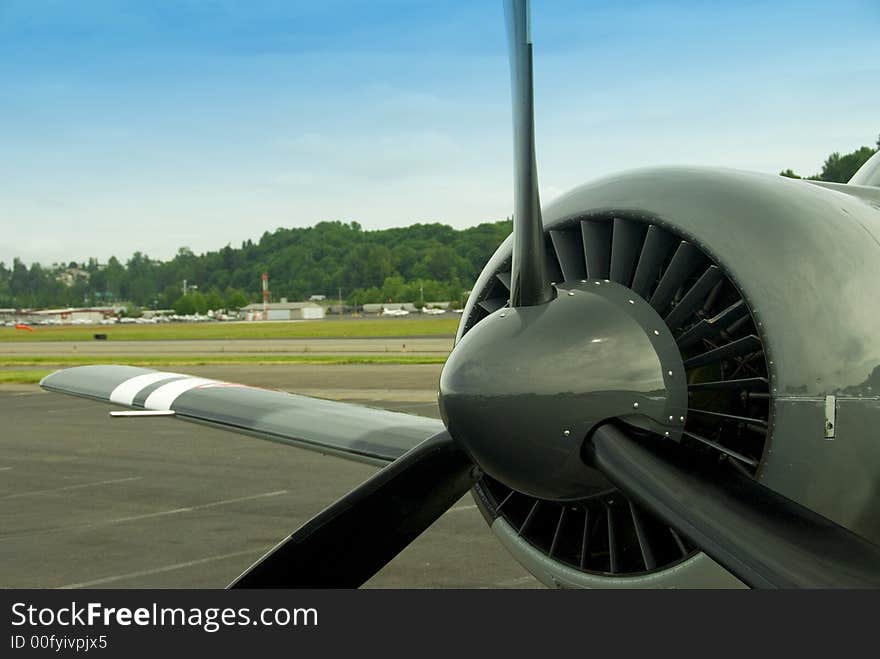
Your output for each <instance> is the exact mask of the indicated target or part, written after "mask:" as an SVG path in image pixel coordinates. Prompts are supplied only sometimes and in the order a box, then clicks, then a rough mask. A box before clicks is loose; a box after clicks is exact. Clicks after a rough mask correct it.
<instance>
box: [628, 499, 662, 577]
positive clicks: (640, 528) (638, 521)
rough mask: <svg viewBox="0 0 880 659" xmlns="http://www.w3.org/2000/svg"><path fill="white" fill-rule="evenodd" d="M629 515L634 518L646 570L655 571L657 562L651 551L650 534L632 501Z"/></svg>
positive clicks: (634, 526)
mask: <svg viewBox="0 0 880 659" xmlns="http://www.w3.org/2000/svg"><path fill="white" fill-rule="evenodd" d="M629 514H630V516H631V517H632V522H633V528H634V529H635V532H636V539H637V540H638V542H639V549H640V550H641V552H642V561H644V563H645V569H646V570H653V569H655V568H656V567H657V561H656V560H654V552H653V551H652V550H651V543H650V541H649V540H648V534H647V533H646V531H645V527H644V524H643V523H642V518H641V515H640V514H639V511H638V509H637V508H636V506H635V504H634V503H633V502H632V501H630V502H629Z"/></svg>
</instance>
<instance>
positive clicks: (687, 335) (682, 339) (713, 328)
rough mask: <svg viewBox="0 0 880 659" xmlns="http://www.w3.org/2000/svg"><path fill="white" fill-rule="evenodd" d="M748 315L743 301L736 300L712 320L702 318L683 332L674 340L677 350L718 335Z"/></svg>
mask: <svg viewBox="0 0 880 659" xmlns="http://www.w3.org/2000/svg"><path fill="white" fill-rule="evenodd" d="M748 315H749V309H748V307H747V306H746V304H745V302H744V301H743V300H737V301H736V302H734V303H733V304H731V305H730V306H729V307H727V308H726V309H724V310H723V311H720V312H719V313H718V314H716V315H715V316H713V317H712V318H704V319H703V320H701V321H700V322H699V323H697V324H696V325H694V326H693V327H691V328H689V329H687V330H685V331H684V332H682V334H681V335H680V336H679V337H678V338H676V339H675V342H676V343H678V347H679V348H682V349H684V348H688V347H690V346H692V345H694V344H695V343H697V342H698V341H700V340H701V339H705V338H707V337H710V336H714V335H717V334H720V333H721V332H722V331H724V330H726V329H728V328H729V327H730V326H731V325H733V324H734V323H736V322H738V321H739V320H741V319H742V318H745V317H747V316H748Z"/></svg>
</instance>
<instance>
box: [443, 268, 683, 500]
mask: <svg viewBox="0 0 880 659" xmlns="http://www.w3.org/2000/svg"><path fill="white" fill-rule="evenodd" d="M440 406H441V411H442V413H443V416H444V420H445V421H446V424H447V427H448V428H449V431H450V433H451V434H452V436H453V437H454V438H455V439H456V441H457V442H459V444H460V445H461V446H462V447H463V448H464V449H465V450H466V451H468V453H469V454H470V455H471V458H472V459H473V460H474V462H476V463H477V464H478V465H480V467H481V468H482V469H483V470H485V471H486V472H487V473H488V474H490V475H491V476H493V477H494V478H496V479H498V480H500V481H502V482H503V483H505V484H507V485H509V486H510V487H512V488H515V489H517V490H519V491H521V492H525V493H527V494H531V495H533V496H537V497H541V498H545V499H555V500H570V499H578V498H583V497H585V496H588V495H589V494H590V493H592V492H593V491H595V488H596V487H598V486H601V487H607V481H605V479H604V478H603V477H601V476H598V473H597V472H595V471H594V470H592V469H591V468H590V467H588V466H587V465H586V464H585V462H584V460H583V459H582V457H581V448H582V446H583V443H584V441H585V439H586V438H587V437H588V436H589V434H590V432H591V430H592V429H593V428H594V427H595V426H596V425H598V424H599V423H602V422H604V421H607V420H609V419H615V418H617V419H621V420H622V421H623V422H625V423H628V424H630V425H632V426H634V427H638V428H642V429H644V430H646V431H648V432H652V433H655V434H659V435H663V436H674V437H677V436H679V435H680V432H681V427H682V425H683V424H681V423H680V422H679V423H675V422H670V420H669V419H670V417H671V418H672V419H674V420H678V419H680V418H681V417H682V416H683V415H684V414H685V411H686V407H687V388H686V383H685V376H684V367H683V365H682V361H681V356H680V354H679V352H678V349H677V348H676V346H675V343H674V341H673V340H672V337H671V336H668V330H667V329H666V326H665V325H664V324H663V321H662V319H660V317H659V316H658V315H657V313H656V312H655V311H654V310H653V308H651V307H650V305H649V304H648V303H647V302H645V301H644V300H642V299H641V298H639V299H638V302H637V301H636V300H635V298H634V296H633V293H632V291H629V290H628V289H626V288H624V287H622V286H620V285H618V284H614V283H611V282H598V283H594V282H586V283H583V284H581V285H579V286H577V287H574V288H569V289H560V290H559V294H558V295H557V297H556V299H554V300H552V301H551V302H549V303H547V304H544V305H540V306H535V307H522V308H506V307H505V308H502V309H500V310H498V311H496V312H495V313H493V314H492V315H491V316H489V317H488V318H486V319H484V320H483V321H481V322H480V323H479V324H478V325H477V326H475V327H474V328H473V329H472V330H471V331H469V332H468V333H467V334H466V335H465V336H464V337H463V338H462V340H461V341H460V342H459V344H458V345H457V346H456V347H455V349H454V350H453V352H452V354H451V355H450V357H449V360H448V361H447V363H446V366H445V367H444V369H443V372H442V374H441V378H440ZM667 433H668V435H667Z"/></svg>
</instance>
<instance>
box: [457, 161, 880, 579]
mask: <svg viewBox="0 0 880 659" xmlns="http://www.w3.org/2000/svg"><path fill="white" fill-rule="evenodd" d="M543 213H544V229H545V239H546V247H547V256H548V258H547V262H548V266H547V267H548V277H549V279H550V280H551V281H553V282H554V284H555V286H556V288H557V292H561V293H562V294H563V295H569V294H572V291H574V295H580V294H581V291H584V292H588V291H589V290H590V287H591V286H595V287H596V290H599V289H601V287H602V286H606V287H607V288H608V289H609V290H610V289H612V288H613V289H620V290H624V291H626V294H625V295H623V296H622V297H621V300H622V306H623V310H622V311H621V312H620V313H626V312H628V311H630V312H631V311H632V310H633V309H635V308H636V307H645V308H651V309H653V311H654V312H656V315H657V317H658V318H660V319H662V321H663V323H664V327H663V328H662V330H664V331H668V332H669V334H670V335H671V337H672V339H673V341H672V345H673V347H674V349H675V350H676V351H677V353H678V354H677V357H678V358H679V359H680V361H679V362H677V363H680V364H681V365H682V367H683V370H684V372H685V376H684V377H685V378H686V385H687V389H686V399H685V401H684V402H683V403H682V406H683V410H681V413H680V414H679V411H676V412H675V413H674V414H671V415H669V417H666V416H665V414H666V410H664V416H658V415H657V414H653V415H648V416H646V417H644V418H647V419H648V420H649V421H650V422H649V423H646V422H642V423H639V422H638V421H637V420H636V419H633V427H634V428H636V429H641V431H643V432H645V433H648V434H650V433H654V434H663V433H664V432H666V433H669V434H667V435H666V437H667V438H669V437H670V434H671V435H672V439H677V440H679V441H680V443H681V444H682V445H683V446H684V447H686V448H687V449H688V450H691V451H694V452H696V453H701V454H705V455H707V456H709V457H711V458H712V459H713V460H715V461H717V462H719V463H723V464H724V465H726V467H727V468H730V469H736V470H738V471H740V472H743V473H746V474H748V475H749V476H750V477H751V478H754V479H756V480H757V481H758V482H760V483H761V484H762V485H764V486H766V487H768V488H770V489H772V490H774V491H775V492H778V493H779V494H782V495H783V496H785V497H787V498H789V499H791V500H793V501H795V502H797V503H799V504H801V505H803V506H806V507H807V508H810V509H812V510H813V511H815V512H817V513H819V514H820V515H823V516H824V517H826V518H828V519H830V520H832V521H833V522H836V523H837V524H840V525H841V526H844V527H846V528H848V529H849V530H851V531H853V532H855V533H857V534H859V535H861V536H862V537H864V538H866V539H868V540H870V541H872V542H875V543H878V542H880V506H878V505H877V503H876V501H877V498H876V492H877V491H878V488H880V443H878V442H876V441H872V428H876V427H877V424H878V422H880V398H878V394H880V337H878V336H877V333H876V331H875V330H876V328H877V327H878V325H880V323H878V321H880V310H878V309H877V305H876V303H875V299H876V293H875V292H874V290H875V286H876V282H877V281H880V278H878V277H880V209H878V207H877V206H876V205H875V204H873V203H872V202H871V201H870V200H865V199H860V198H857V197H854V196H852V195H848V194H846V193H845V192H839V191H833V190H828V189H823V188H820V187H817V186H812V185H810V184H808V183H805V182H801V181H792V180H788V179H784V178H782V177H777V176H767V175H761V174H752V173H746V172H739V171H732V170H709V169H691V168H668V169H656V170H639V171H636V172H632V173H629V174H625V175H619V176H614V177H610V178H606V179H603V180H600V181H597V182H595V183H592V184H588V185H585V186H582V187H580V188H577V189H576V190H574V191H572V192H570V193H569V194H567V195H564V196H563V197H561V198H559V199H558V200H557V201H555V202H553V203H552V204H550V205H548V206H547V207H545V208H544V210H543ZM510 258H511V241H510V240H508V241H507V242H505V243H504V244H503V245H502V246H501V247H500V248H499V249H498V250H497V252H496V253H495V254H494V255H493V257H492V258H491V259H490V261H489V263H488V264H487V266H486V268H485V269H484V271H483V273H482V274H481V276H480V278H479V279H478V281H477V284H476V286H475V287H474V290H473V293H472V295H471V298H470V299H469V301H468V304H467V306H466V308H465V311H464V314H463V317H462V321H461V325H460V327H459V331H458V335H457V342H461V341H463V340H466V339H465V337H466V336H467V335H468V334H469V333H470V332H472V331H473V330H474V328H475V327H477V326H478V325H480V324H487V323H491V322H496V323H497V322H499V321H500V320H501V318H500V317H501V316H502V315H507V318H505V320H507V321H509V320H511V317H510V315H511V312H512V311H513V310H509V309H507V308H506V305H507V292H508V290H509V278H508V273H509V272H510ZM585 294H586V293H585ZM618 297H620V296H618ZM629 300H632V301H633V303H634V304H631V305H630V309H629V310H628V309H627V308H626V307H627V305H628V304H629ZM572 302H574V298H573V299H572ZM594 306H595V305H594ZM590 313H593V314H594V315H595V314H600V315H604V316H605V317H607V316H609V315H613V314H617V313H618V311H617V310H616V309H615V310H612V309H607V310H605V311H604V312H603V311H602V310H601V309H599V308H598V307H597V308H596V309H593V310H588V309H587V308H586V307H584V308H583V314H585V315H584V318H583V319H582V321H577V314H572V317H571V319H569V320H563V321H561V322H565V323H571V324H572V325H566V326H565V327H560V329H559V337H567V338H559V339H558V340H554V341H553V342H552V343H553V345H551V346H543V347H541V349H540V351H542V352H544V353H547V352H548V351H549V352H552V351H553V350H557V351H560V352H561V353H562V354H561V355H560V356H559V359H561V360H564V362H565V363H567V364H578V365H581V366H583V369H582V370H584V375H583V377H582V378H576V381H573V382H571V386H570V387H565V386H563V387H562V388H560V387H559V386H554V388H553V389H554V390H556V391H562V390H565V391H578V392H580V391H592V390H593V389H594V388H595V387H594V384H595V378H593V379H591V375H590V372H589V371H590V369H589V364H590V360H591V359H594V358H595V356H591V355H590V354H588V353H587V352H585V351H588V350H589V346H590V345H591V344H590V341H592V340H593V338H594V337H593V336H592V335H591V334H590V333H591V332H592V331H594V329H593V328H591V326H590V322H589V321H588V320H587V319H589V318H590ZM600 324H601V323H600ZM624 324H626V322H624ZM573 325H576V326H577V327H574V326H573ZM645 325H646V326H645V327H644V328H641V329H643V330H644V333H645V337H646V339H647V340H649V342H650V338H652V337H651V334H652V333H653V332H654V331H655V330H657V328H656V327H655V326H653V325H652V323H646V324H645ZM635 327H638V323H636V324H635ZM632 332H633V335H634V336H636V335H638V332H639V330H638V329H632ZM474 334H475V335H476V334H477V332H474ZM654 338H656V337H654ZM634 341H635V339H634ZM506 343H507V342H506ZM636 343H637V341H636ZM485 344H486V349H487V350H488V349H490V346H491V341H486V342H485ZM633 345H635V343H633ZM566 350H568V351H570V352H569V354H568V355H567V356H566V355H565V351H566ZM622 353H623V354H620V355H618V356H616V357H612V358H611V359H610V362H609V360H608V357H607V355H606V356H605V357H603V360H604V361H603V364H602V369H597V370H602V372H606V373H607V368H608V366H609V363H610V365H611V366H613V364H614V361H615V360H616V361H617V362H618V363H619V367H620V370H621V371H625V370H626V368H627V365H628V362H627V359H628V357H629V358H630V359H632V358H634V356H633V354H632V351H631V350H623V351H622ZM626 353H630V354H629V355H628V354H626ZM549 358H550V357H547V356H545V361H546V359H549ZM660 361H661V362H663V361H666V362H668V363H672V362H673V361H674V360H670V358H669V357H664V359H661V360H660ZM496 362H497V360H496ZM452 366H454V364H453V365H452ZM664 370H666V369H664ZM448 372H449V373H450V374H453V373H454V372H455V369H454V368H451V369H449V371H448ZM573 372H574V373H576V372H577V369H576V370H575V371H571V369H569V370H567V371H566V373H567V375H566V377H572V378H574V377H575V376H573V375H572V373H573ZM661 372H662V371H661ZM444 377H445V378H446V379H447V382H446V383H445V390H444V383H441V401H444V399H445V402H444V404H451V403H452V402H453V398H454V396H450V395H449V394H450V393H451V392H453V391H454V386H451V385H450V382H451V380H452V378H451V376H449V375H447V374H446V373H444ZM510 377H515V374H513V373H511V374H508V379H509V378H510ZM668 384H669V383H667V385H668ZM506 389H509V387H507V388H506ZM673 389H674V388H672V389H670V388H669V387H668V386H667V387H666V388H665V390H666V391H672V390H673ZM530 390H531V391H534V387H532V388H531V389H530ZM631 393H632V392H625V394H626V396H624V397H623V398H627V397H628V396H630V394H631ZM489 398H491V397H489ZM633 402H636V401H633ZM628 404H631V403H628ZM578 406H580V408H579V407H578ZM562 408H564V411H563V409H555V410H553V415H554V417H558V416H559V415H561V414H564V413H569V414H571V415H573V418H572V419H566V422H565V424H563V425H564V426H567V427H568V426H570V427H572V428H573V429H574V428H576V429H577V431H576V435H575V442H577V443H580V442H582V441H585V439H586V437H587V436H588V435H589V428H590V427H591V425H592V424H594V423H595V422H597V421H598V420H601V418H602V417H604V416H605V413H604V412H603V410H602V409H596V405H591V404H590V403H589V400H587V399H584V398H581V399H578V400H577V401H575V402H574V404H572V405H563V406H562ZM507 409H510V408H509V407H508V408H507ZM633 412H634V410H632V409H631V410H630V413H633ZM486 413H487V417H488V416H490V410H489V408H486ZM473 414H474V415H475V416H478V414H479V411H478V410H476V409H475V410H474V412H473ZM453 416H454V417H455V418H456V419H458V420H460V419H462V418H463V415H462V414H460V413H457V414H455V415H453ZM607 416H609V417H610V416H618V417H619V416H621V411H620V410H618V409H615V410H613V411H610V412H609V413H608V414H607ZM636 416H638V415H636ZM670 417H671V418H670ZM680 419H683V421H680ZM664 420H666V421H668V422H669V424H670V425H669V427H668V428H666V429H665V430H664V428H663V427H662V422H663V421H664ZM475 422H476V420H475ZM579 422H580V424H581V425H577V424H578V423H579ZM518 424H519V426H520V427H521V426H522V421H521V420H519V421H518ZM546 425H547V424H546V419H542V420H541V423H540V424H535V426H534V427H535V428H539V427H542V428H543V427H545V426H546ZM496 426H498V427H497V428H492V427H489V428H488V430H490V431H491V430H494V429H497V430H499V431H500V432H501V433H502V435H503V433H504V432H513V430H511V429H508V430H506V431H505V430H504V428H503V426H502V425H501V424H496ZM567 427H566V428H563V427H562V426H560V428H558V429H557V428H555V426H551V428H552V430H551V431H550V432H551V433H552V434H554V435H556V433H557V430H558V431H559V432H564V430H565V429H567ZM511 428H513V426H511ZM670 431H671V432H670ZM524 434H528V433H524ZM556 439H561V437H554V438H549V437H548V438H544V437H537V436H536V438H535V441H534V442H532V448H533V449H534V451H535V453H534V455H532V456H531V458H529V459H531V460H537V459H539V458H541V453H540V451H541V450H542V448H541V447H542V446H547V447H548V453H547V455H550V454H551V453H553V451H550V448H551V446H552V444H551V442H553V441H555V440H556ZM502 441H503V437H502ZM527 444H529V442H526V441H522V440H518V445H519V446H524V445H527ZM491 448H492V447H491V445H490V446H489V447H488V449H487V450H489V451H490V452H491ZM472 450H482V448H481V447H477V449H472ZM555 453H559V451H555ZM574 454H575V456H576V457H577V451H574ZM499 455H501V453H500V452H499ZM525 455H528V454H527V453H523V452H520V457H523V456H525ZM474 457H475V462H477V463H478V464H480V465H481V467H482V468H483V471H484V474H483V476H482V478H481V479H480V481H479V482H478V484H477V486H476V487H475V489H474V494H475V498H476V500H477V502H478V505H479V506H480V508H481V510H482V511H483V513H484V515H485V516H486V518H487V521H489V523H490V524H491V525H492V528H493V530H494V531H495V533H496V535H497V536H498V537H499V538H500V539H501V541H502V543H503V544H504V545H505V547H507V548H508V549H509V550H510V551H511V552H512V553H513V554H514V556H515V557H516V558H517V559H518V560H519V561H520V562H521V563H523V564H524V565H525V566H526V567H527V569H529V570H530V571H531V572H533V573H534V574H536V576H538V577H539V578H540V579H541V580H542V581H544V582H545V583H548V584H551V585H582V586H616V585H624V586H628V587H633V586H639V585H650V586H662V585H697V584H700V585H710V586H720V585H736V584H738V583H739V582H738V581H737V580H735V579H733V578H732V577H731V576H730V575H729V574H728V573H727V572H726V571H725V570H723V569H722V568H720V567H719V566H718V565H717V564H715V563H714V562H713V561H711V560H710V559H708V558H707V557H706V556H705V555H703V554H701V553H700V552H698V551H696V550H695V548H694V547H693V546H692V545H691V544H690V542H689V540H688V539H687V538H685V537H682V536H681V535H680V534H678V533H676V532H675V531H674V530H672V529H671V528H669V527H667V526H665V525H664V524H662V523H661V522H659V520H657V519H655V518H653V517H652V516H651V515H650V514H648V513H647V512H645V511H644V510H642V509H641V508H640V507H638V506H636V505H634V504H632V503H631V502H629V501H627V499H626V498H625V497H623V496H622V495H621V494H620V493H619V492H618V491H616V489H615V488H614V487H613V486H611V485H610V484H609V483H607V481H605V480H604V479H603V478H602V477H601V475H600V474H598V472H596V473H590V471H589V467H588V466H585V461H583V460H572V459H571V455H568V456H567V457H566V460H567V462H566V463H565V464H566V466H567V467H572V468H573V466H577V467H578V468H582V469H583V471H582V472H581V474H582V476H581V477H580V478H581V480H582V482H583V483H586V484H587V487H585V489H583V490H582V491H580V492H579V493H578V492H576V491H575V490H573V489H572V488H571V487H570V482H571V481H572V480H573V481H574V482H577V480H578V478H579V476H578V475H576V474H575V475H573V472H572V471H570V470H569V471H565V470H560V471H559V472H558V474H559V478H560V482H561V480H562V479H568V480H569V481H570V482H569V486H567V489H566V488H562V487H558V488H557V487H552V484H548V486H547V487H544V486H543V485H542V484H539V485H541V487H537V488H536V487H535V484H534V483H533V482H531V481H529V480H528V478H527V477H526V478H524V477H523V474H526V472H525V471H523V470H522V469H521V468H520V470H519V471H517V468H516V466H513V467H510V466H507V465H502V464H498V463H496V462H494V461H493V460H492V459H491V455H490V456H489V459H486V456H485V455H481V456H474ZM560 464H562V463H560ZM543 472H544V473H550V472H548V471H547V470H543Z"/></svg>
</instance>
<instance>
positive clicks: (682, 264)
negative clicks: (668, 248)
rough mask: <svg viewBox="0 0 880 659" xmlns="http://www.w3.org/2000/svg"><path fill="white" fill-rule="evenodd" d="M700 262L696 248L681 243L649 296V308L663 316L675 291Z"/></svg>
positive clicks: (701, 257)
mask: <svg viewBox="0 0 880 659" xmlns="http://www.w3.org/2000/svg"><path fill="white" fill-rule="evenodd" d="M702 260H703V254H702V253H701V252H700V250H699V249H698V248H697V247H694V246H693V245H691V244H690V243H689V242H687V241H684V240H683V241H681V243H680V244H679V245H678V249H676V250H675V255H674V256H673V257H672V260H671V261H670V262H669V267H668V268H666V271H665V272H664V273H663V276H662V277H661V278H660V283H659V284H657V288H656V289H655V290H654V294H653V295H652V296H651V300H650V302H651V306H652V307H654V309H656V310H657V313H659V314H660V315H663V312H664V311H666V308H667V307H668V306H669V303H670V302H672V298H673V297H675V293H676V291H677V290H678V289H679V288H680V287H681V286H683V285H684V283H685V282H686V281H687V278H688V277H690V276H691V274H692V273H693V271H694V270H696V269H697V266H698V265H699V264H700V262H701V261H702Z"/></svg>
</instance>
